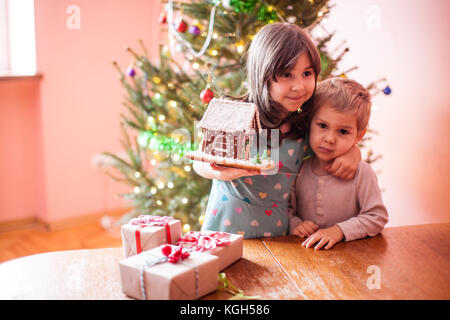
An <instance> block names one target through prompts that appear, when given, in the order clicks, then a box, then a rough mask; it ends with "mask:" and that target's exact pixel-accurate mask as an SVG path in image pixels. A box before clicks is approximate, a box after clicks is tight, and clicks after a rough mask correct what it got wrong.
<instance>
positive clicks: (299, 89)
mask: <svg viewBox="0 0 450 320" xmlns="http://www.w3.org/2000/svg"><path fill="white" fill-rule="evenodd" d="M304 89H305V86H304V84H303V81H302V80H299V81H296V82H295V83H294V85H293V86H292V91H297V92H302V91H303V90H304Z"/></svg>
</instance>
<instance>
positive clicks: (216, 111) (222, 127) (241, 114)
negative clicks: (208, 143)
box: [198, 98, 261, 133]
mask: <svg viewBox="0 0 450 320" xmlns="http://www.w3.org/2000/svg"><path fill="white" fill-rule="evenodd" d="M198 126H199V127H200V128H203V129H209V130H216V131H225V132H236V131H242V132H246V133H249V132H254V131H256V130H257V131H258V132H260V131H261V123H260V122H259V113H258V108H257V107H256V105H255V104H254V103H248V102H240V101H233V100H225V99H216V98H214V99H212V100H211V101H210V102H209V105H208V108H207V109H206V112H205V113H204V115H203V117H202V119H201V120H200V122H199V124H198Z"/></svg>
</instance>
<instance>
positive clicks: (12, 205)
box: [0, 78, 45, 221]
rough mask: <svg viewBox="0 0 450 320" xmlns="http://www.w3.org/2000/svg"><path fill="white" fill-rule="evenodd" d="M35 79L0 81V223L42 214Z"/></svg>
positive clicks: (41, 164)
mask: <svg viewBox="0 0 450 320" xmlns="http://www.w3.org/2000/svg"><path fill="white" fill-rule="evenodd" d="M39 94H40V93H39V80H37V79H34V78H28V79H14V80H0V147H1V151H0V155H1V156H0V220H2V221H3V220H11V219H23V218H29V217H31V216H39V217H40V216H41V215H42V214H43V213H44V212H45V202H44V201H43V199H44V198H45V193H44V192H45V190H44V189H43V188H42V186H43V178H44V174H43V173H44V171H43V170H42V169H43V162H42V159H43V158H42V134H41V125H40V115H39V108H40V106H39Z"/></svg>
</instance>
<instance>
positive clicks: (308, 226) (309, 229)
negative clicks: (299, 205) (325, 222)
mask: <svg viewBox="0 0 450 320" xmlns="http://www.w3.org/2000/svg"><path fill="white" fill-rule="evenodd" d="M317 230H319V227H318V226H317V225H316V224H315V223H314V222H312V221H303V222H302V223H300V224H299V225H298V226H297V227H295V229H294V231H293V232H292V234H294V235H296V236H298V237H302V238H306V237H309V236H310V235H312V234H313V233H314V232H316V231H317Z"/></svg>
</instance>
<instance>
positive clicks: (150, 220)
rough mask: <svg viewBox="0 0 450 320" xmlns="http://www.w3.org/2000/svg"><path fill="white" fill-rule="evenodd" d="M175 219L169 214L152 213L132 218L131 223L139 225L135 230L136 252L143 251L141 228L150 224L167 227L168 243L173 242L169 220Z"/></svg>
mask: <svg viewBox="0 0 450 320" xmlns="http://www.w3.org/2000/svg"><path fill="white" fill-rule="evenodd" d="M173 220H175V219H174V218H172V217H167V216H163V217H161V216H150V215H141V216H139V217H137V218H133V219H131V220H130V224H131V225H133V226H138V228H137V229H136V231H135V236H136V253H137V254H139V253H141V252H142V246H141V229H142V228H145V227H149V226H157V227H166V236H167V243H169V244H170V243H172V241H171V238H172V237H171V235H170V226H169V222H171V221H173Z"/></svg>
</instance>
